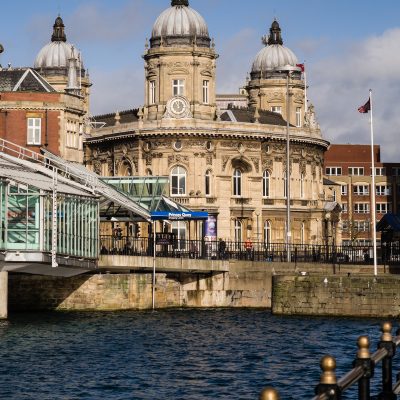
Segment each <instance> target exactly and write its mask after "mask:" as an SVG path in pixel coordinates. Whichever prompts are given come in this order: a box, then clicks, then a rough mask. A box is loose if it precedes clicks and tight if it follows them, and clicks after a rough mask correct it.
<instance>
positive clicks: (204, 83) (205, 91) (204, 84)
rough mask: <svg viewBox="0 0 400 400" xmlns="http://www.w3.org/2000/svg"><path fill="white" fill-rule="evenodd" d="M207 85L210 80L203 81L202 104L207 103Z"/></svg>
mask: <svg viewBox="0 0 400 400" xmlns="http://www.w3.org/2000/svg"><path fill="white" fill-rule="evenodd" d="M209 86H210V81H207V80H204V81H203V103H204V104H208V103H209Z"/></svg>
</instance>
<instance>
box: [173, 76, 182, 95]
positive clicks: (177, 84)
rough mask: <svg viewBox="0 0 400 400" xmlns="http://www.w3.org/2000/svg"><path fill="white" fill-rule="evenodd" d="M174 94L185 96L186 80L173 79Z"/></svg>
mask: <svg viewBox="0 0 400 400" xmlns="http://www.w3.org/2000/svg"><path fill="white" fill-rule="evenodd" d="M172 94H173V95H174V96H184V95H185V80H184V79H173V80H172Z"/></svg>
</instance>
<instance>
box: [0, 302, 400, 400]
mask: <svg viewBox="0 0 400 400" xmlns="http://www.w3.org/2000/svg"><path fill="white" fill-rule="evenodd" d="M379 324H380V321H378V320H358V319H337V318H298V317H277V316H272V315H271V314H270V313H269V312H267V311H265V310H251V309H239V310H237V309H235V310H232V309H215V310H197V309H196V310H189V309H183V310H166V311H156V312H150V311H149V312H120V313H33V314H15V315H11V317H10V319H9V321H5V322H0V360H1V361H0V376H1V377H2V379H1V380H0V398H1V399H3V398H4V399H35V400H36V399H41V400H47V399H48V400H59V399H60V400H61V399H63V400H65V399H68V400H74V399H79V400H82V399H93V400H99V399H113V400H119V399H121V400H122V399H124V400H125V399H154V398H162V399H171V400H172V399H173V400H175V399H185V400H192V399H193V400H202V399H227V400H228V399H229V400H231V399H233V398H234V399H244V400H245V399H249V400H250V399H257V398H258V393H259V392H260V390H261V389H262V388H263V387H265V386H267V385H273V386H275V387H277V388H279V391H280V393H281V397H282V398H283V399H285V400H286V399H296V400H298V399H307V398H309V399H310V398H312V397H313V390H314V386H315V385H316V384H317V383H318V380H319V375H320V369H319V360H320V358H321V357H322V356H323V355H325V354H327V353H329V354H332V355H333V356H334V357H336V358H337V359H338V362H337V363H338V375H339V376H340V375H342V374H343V373H344V372H347V371H348V369H349V368H350V366H351V362H352V360H353V359H354V356H355V351H356V346H355V343H356V340H357V337H358V336H359V335H360V334H369V335H370V337H371V339H372V341H373V344H372V347H373V348H375V347H376V342H377V340H378V338H379ZM374 346H375V347H374ZM396 366H397V364H396ZM354 396H355V394H354V392H353V393H350V394H349V395H348V396H347V398H349V399H350V398H354Z"/></svg>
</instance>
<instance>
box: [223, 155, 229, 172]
mask: <svg viewBox="0 0 400 400" xmlns="http://www.w3.org/2000/svg"><path fill="white" fill-rule="evenodd" d="M229 158H230V157H229V156H222V171H225V168H226V164H228V161H229Z"/></svg>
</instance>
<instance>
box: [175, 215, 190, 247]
mask: <svg viewBox="0 0 400 400" xmlns="http://www.w3.org/2000/svg"><path fill="white" fill-rule="evenodd" d="M186 231H187V226H186V222H184V221H174V222H172V233H174V234H175V235H176V239H177V244H178V250H184V249H185V248H186Z"/></svg>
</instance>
